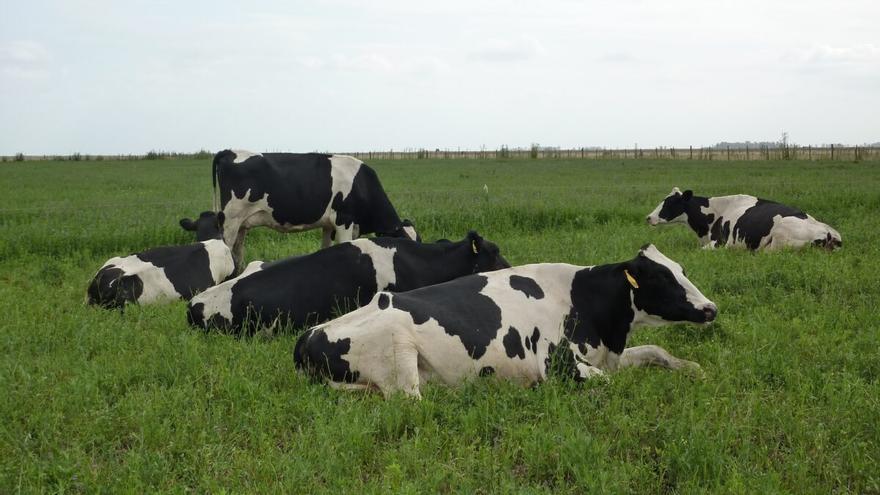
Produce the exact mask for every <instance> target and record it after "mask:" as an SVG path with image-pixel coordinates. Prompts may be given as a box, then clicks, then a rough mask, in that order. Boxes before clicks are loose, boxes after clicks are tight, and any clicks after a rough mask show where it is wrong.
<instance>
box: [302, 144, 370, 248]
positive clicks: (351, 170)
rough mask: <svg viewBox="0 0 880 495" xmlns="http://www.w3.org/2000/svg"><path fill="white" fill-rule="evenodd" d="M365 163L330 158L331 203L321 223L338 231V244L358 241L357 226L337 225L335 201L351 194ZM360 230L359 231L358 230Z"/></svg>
mask: <svg viewBox="0 0 880 495" xmlns="http://www.w3.org/2000/svg"><path fill="white" fill-rule="evenodd" d="M363 164H364V162H362V161H360V160H358V159H357V158H354V157H351V156H347V155H331V156H330V179H331V182H330V202H329V203H327V207H326V209H325V210H324V215H323V216H322V217H321V220H320V222H321V223H323V224H324V225H329V226H330V227H332V228H334V229H335V230H336V242H337V243H341V242H347V241H350V240H352V239H357V237H358V234H359V233H360V232H359V231H357V232H356V231H355V229H356V228H357V224H352V225H351V226H349V227H348V228H346V227H345V225H341V226H338V225H336V210H334V209H333V200H334V198H336V195H337V194H339V193H342V200H343V201H344V200H345V198H347V197H348V195H349V194H351V188H352V186H353V184H354V176H355V175H357V173H358V170H360V168H361V166H362V165H363ZM310 228H311V227H310ZM358 230H359V229H358Z"/></svg>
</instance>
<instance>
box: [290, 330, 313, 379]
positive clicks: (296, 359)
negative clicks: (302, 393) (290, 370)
mask: <svg viewBox="0 0 880 495" xmlns="http://www.w3.org/2000/svg"><path fill="white" fill-rule="evenodd" d="M313 331H314V330H309V331H307V332H306V333H304V334H302V335H300V336H299V338H298V339H296V345H295V346H294V348H293V364H294V366H296V368H297V369H300V370H302V371H306V372H308V371H310V370H309V369H308V368H309V363H308V360H307V359H306V356H305V349H303V347H304V346H305V343H306V341H308V340H309V337H310V336H311V335H312V332H313Z"/></svg>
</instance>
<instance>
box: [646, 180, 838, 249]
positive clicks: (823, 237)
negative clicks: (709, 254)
mask: <svg viewBox="0 0 880 495" xmlns="http://www.w3.org/2000/svg"><path fill="white" fill-rule="evenodd" d="M647 221H648V223H649V224H651V225H658V224H663V223H685V222H686V223H687V224H688V225H689V226H690V228H691V229H693V231H694V232H696V233H697V235H698V236H700V243H701V244H702V245H703V248H707V249H713V248H716V247H719V246H732V247H745V248H748V249H751V250H757V249H777V248H782V247H793V248H799V247H803V246H807V245H810V244H812V245H816V246H821V247H824V248H826V249H836V248H838V247H840V246H841V244H842V240H841V237H840V234H838V233H837V231H836V230H834V229H833V228H831V227H829V226H828V225H826V224H824V223H822V222H820V221H818V220H816V219H815V218H813V217H811V216H810V215H807V214H806V213H804V212H802V211H801V210H798V209H796V208H792V207H790V206H785V205H782V204H779V203H775V202H773V201H767V200H765V199H758V198H756V197H754V196H747V195H745V194H737V195H734V196H717V197H713V198H704V197H701V196H694V193H693V191H690V190H688V191H685V192H681V191H679V189H678V188H677V187H674V188H672V192H671V193H669V196H666V198H665V199H664V200H663V201H662V202H661V203H660V204H659V205H657V208H655V209H654V211H652V212H651V214H650V215H648V217H647Z"/></svg>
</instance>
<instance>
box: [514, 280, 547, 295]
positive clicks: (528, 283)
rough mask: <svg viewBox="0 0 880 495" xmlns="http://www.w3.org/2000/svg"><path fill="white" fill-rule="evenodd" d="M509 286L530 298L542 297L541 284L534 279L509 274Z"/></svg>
mask: <svg viewBox="0 0 880 495" xmlns="http://www.w3.org/2000/svg"><path fill="white" fill-rule="evenodd" d="M510 286H511V287H512V288H514V289H515V290H518V291H520V292H522V293H523V294H525V295H526V296H528V297H530V298H532V299H543V298H544V291H543V290H541V286H540V285H538V283H537V282H535V280H534V279H531V278H529V277H522V276H520V275H511V276H510Z"/></svg>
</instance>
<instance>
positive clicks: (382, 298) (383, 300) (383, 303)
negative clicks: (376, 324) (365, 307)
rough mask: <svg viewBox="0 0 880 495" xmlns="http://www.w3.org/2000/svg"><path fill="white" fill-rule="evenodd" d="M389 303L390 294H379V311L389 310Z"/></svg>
mask: <svg viewBox="0 0 880 495" xmlns="http://www.w3.org/2000/svg"><path fill="white" fill-rule="evenodd" d="M389 302H390V299H389V298H388V294H379V309H385V308H387V307H388V303H389Z"/></svg>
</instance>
